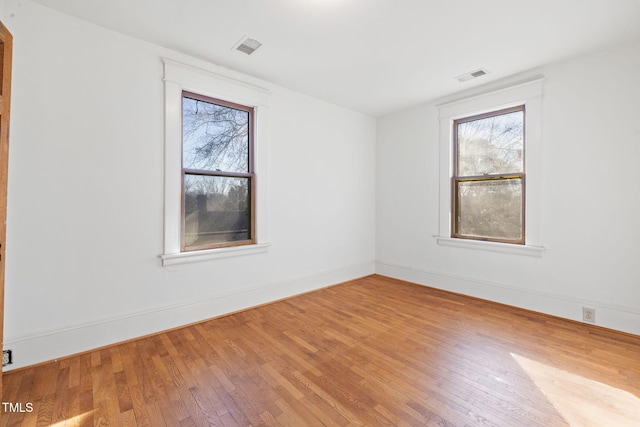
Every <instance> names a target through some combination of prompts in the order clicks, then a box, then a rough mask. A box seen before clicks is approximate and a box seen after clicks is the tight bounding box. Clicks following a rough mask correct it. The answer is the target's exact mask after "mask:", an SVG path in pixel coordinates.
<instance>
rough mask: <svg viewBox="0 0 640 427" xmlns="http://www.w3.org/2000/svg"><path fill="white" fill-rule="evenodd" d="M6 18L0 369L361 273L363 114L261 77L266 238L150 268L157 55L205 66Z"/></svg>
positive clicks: (369, 261) (371, 123)
mask: <svg viewBox="0 0 640 427" xmlns="http://www.w3.org/2000/svg"><path fill="white" fill-rule="evenodd" d="M4 22H5V25H6V26H7V27H8V28H9V30H10V31H11V32H12V33H13V35H14V40H15V42H14V69H13V79H14V80H13V104H12V113H11V114H12V123H11V155H10V166H9V197H8V210H9V211H8V223H7V227H8V231H7V233H8V236H7V268H6V289H5V292H6V304H5V342H4V347H5V348H9V349H12V350H13V351H14V362H15V363H14V365H12V366H11V367H12V368H16V367H20V366H24V365H28V364H33V363H37V362H41V361H45V360H50V359H53V358H57V357H60V356H64V355H68V354H72V353H76V352H79V351H84V350H87V349H91V348H95V347H98V346H103V345H106V344H109V343H112V342H117V341H121V340H125V339H128V338H132V337H136V336H140V335H144V334H148V333H152V332H155V331H159V330H164V329H167V328H171V327H175V326H178V325H182V324H186V323H190V322H194V321H198V320H201V319H206V318H210V317H213V316H216V315H219V314H222V313H227V312H232V311H235V310H238V309H242V308H245V307H249V306H254V305H257V304H261V303H264V302H268V301H272V300H276V299H279V298H283V297H285V296H290V295H293V294H296V293H300V292H304V291H308V290H311V289H315V288H318V287H322V286H327V285H331V284H334V283H337V282H340V281H345V280H349V279H352V278H355V277H361V276H364V275H367V274H371V273H373V271H374V247H375V242H374V237H375V236H374V231H375V223H374V221H375V215H373V214H372V212H373V211H374V208H375V204H374V197H375V188H374V184H375V176H374V173H375V160H374V159H375V137H376V129H375V126H376V124H375V120H374V119H372V118H370V117H368V116H365V115H361V114H359V113H355V112H353V111H349V110H346V109H344V108H341V107H337V106H334V105H330V104H327V103H325V102H322V101H319V100H316V99H313V98H310V97H307V96H304V95H301V94H299V93H295V92H292V91H290V90H287V89H284V88H282V87H277V86H273V85H270V84H268V83H266V82H259V83H260V85H262V86H265V85H266V86H267V87H268V88H270V89H271V90H272V92H273V95H272V100H271V107H270V111H269V134H270V136H269V148H268V166H269V170H268V172H267V173H268V180H267V182H268V188H267V189H266V190H265V191H267V192H268V227H269V237H270V242H271V244H272V246H271V247H270V249H269V251H268V253H266V254H260V255H252V256H246V257H237V258H225V259H220V260H215V261H208V262H199V263H191V264H183V265H179V266H172V267H162V266H161V263H160V259H159V258H158V256H159V255H160V254H161V252H162V248H163V245H162V242H163V235H162V233H163V182H164V181H163V173H164V171H163V165H164V160H163V147H164V123H163V120H164V115H163V108H164V107H163V106H164V103H163V93H164V89H163V82H162V72H163V71H162V70H163V67H162V61H161V57H168V58H171V59H174V60H177V61H181V62H187V63H190V64H192V65H196V66H201V67H204V68H209V69H216V68H217V67H215V66H214V65H211V64H205V63H201V62H200V61H198V60H196V59H193V58H188V57H185V56H182V55H180V54H178V53H176V52H173V51H169V50H166V49H164V48H161V47H158V46H154V45H151V44H148V43H145V42H141V41H138V40H135V39H132V38H129V37H125V36H122V35H120V34H117V33H114V32H111V31H108V30H105V29H103V28H100V27H97V26H93V25H91V24H88V23H86V22H83V21H80V20H77V19H75V18H71V17H68V16H66V15H63V14H60V13H57V12H54V11H52V10H50V9H47V8H44V7H41V6H39V5H36V4H34V3H32V2H30V1H28V0H25V1H7V4H6V10H5V19H4ZM220 71H221V72H225V71H224V70H220ZM234 76H235V77H236V78H242V79H246V80H248V81H254V82H255V79H251V78H250V77H248V76H240V75H237V74H234ZM258 143H259V142H258Z"/></svg>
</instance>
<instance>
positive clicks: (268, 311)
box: [0, 276, 640, 427]
mask: <svg viewBox="0 0 640 427" xmlns="http://www.w3.org/2000/svg"><path fill="white" fill-rule="evenodd" d="M2 400H3V402H14V403H21V404H22V407H23V408H25V407H26V404H27V403H29V404H31V405H32V408H33V410H32V411H31V412H23V413H16V412H13V413H6V412H5V413H3V414H2V417H1V419H0V427H4V426H48V425H55V426H64V425H71V426H75V425H78V426H84V425H95V426H103V425H104V426H106V425H110V426H120V425H123V426H128V425H131V426H135V425H137V426H153V427H155V426H164V425H166V426H204V425H216V426H250V425H251V426H259V425H275V426H307V425H309V426H322V425H326V426H353V425H364V426H378V425H388V426H422V425H427V426H430V425H439V426H442V425H451V426H544V427H549V426H567V425H571V426H598V425H602V426H616V427H619V426H627V425H628V426H638V425H640V337H636V336H632V335H628V334H623V333H617V332H613V331H609V330H605V329H601V328H597V327H592V326H588V325H583V324H580V323H576V322H570V321H566V320H562V319H557V318H553V317H549V316H544V315H541V314H537V313H532V312H528V311H524V310H520V309H515V308H512V307H507V306H503V305H499V304H495V303H490V302H486V301H482V300H477V299H473V298H468V297H463V296H460V295H455V294H450V293H447V292H442V291H438V290H434V289H430V288H426V287H422V286H418V285H414V284H409V283H405V282H401V281H397V280H392V279H388V278H384V277H381V276H370V277H366V278H363V279H359V280H355V281H352V282H348V283H344V284H340V285H336V286H333V287H330V288H326V289H322V290H319V291H316V292H312V293H309V294H306V295H302V296H298V297H294V298H290V299H288V300H285V301H281V302H276V303H273V304H269V305H266V306H263V307H259V308H255V309H251V310H247V311H244V312H241V313H237V314H233V315H230V316H226V317H222V318H218V319H214V320H210V321H207V322H203V323H200V324H197V325H192V326H188V327H185V328H182V329H178V330H174V331H170V332H166V333H160V334H157V335H154V336H150V337H146V338H141V339H139V340H136V341H131V342H127V343H123V344H119V345H114V346H111V347H108V348H104V349H100V350H96V351H93V352H90V353H86V354H82V355H79V356H74V357H70V358H66V359H64V360H59V361H56V362H51V363H47V364H44V365H40V366H37V367H33V368H27V369H22V370H18V371H12V372H8V373H5V374H4V395H3V399H2Z"/></svg>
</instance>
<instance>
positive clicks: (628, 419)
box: [511, 353, 640, 427]
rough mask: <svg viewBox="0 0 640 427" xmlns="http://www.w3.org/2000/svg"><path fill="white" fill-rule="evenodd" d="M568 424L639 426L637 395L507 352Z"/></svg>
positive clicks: (639, 412) (639, 415)
mask: <svg viewBox="0 0 640 427" xmlns="http://www.w3.org/2000/svg"><path fill="white" fill-rule="evenodd" d="M511 356H512V357H513V358H514V359H515V361H516V362H518V364H519V365H520V367H521V368H522V369H523V370H524V371H525V372H526V373H527V375H528V376H529V377H530V378H531V379H532V380H533V382H534V383H535V384H536V385H537V386H538V388H539V389H540V390H541V391H542V393H544V395H545V396H546V397H547V399H549V402H551V404H552V405H553V406H554V407H555V408H556V410H557V411H558V413H559V414H560V415H561V416H562V417H563V418H564V419H565V420H566V421H567V423H569V425H571V426H616V427H626V426H629V427H638V426H640V398H638V397H637V396H634V395H633V394H631V393H629V392H627V391H624V390H620V389H619V388H615V387H611V386H609V385H607V384H603V383H600V382H597V381H594V380H590V379H588V378H584V377H581V376H579V375H575V374H572V373H569V372H567V371H563V370H562V369H558V368H554V367H551V366H548V365H545V364H543V363H540V362H536V361H535V360H531V359H528V358H526V357H523V356H519V355H517V354H513V353H512V354H511Z"/></svg>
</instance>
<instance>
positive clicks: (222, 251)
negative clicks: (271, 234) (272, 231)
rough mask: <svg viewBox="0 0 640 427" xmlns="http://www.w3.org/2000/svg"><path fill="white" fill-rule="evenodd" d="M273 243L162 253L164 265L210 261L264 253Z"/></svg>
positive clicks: (161, 257)
mask: <svg viewBox="0 0 640 427" xmlns="http://www.w3.org/2000/svg"><path fill="white" fill-rule="evenodd" d="M269 246H271V243H259V244H255V245H243V246H232V247H228V248H219V249H207V250H203V251H193V252H180V253H177V254H163V255H160V259H162V265H163V266H164V267H166V266H169V265H176V264H186V263H189V262H198V261H209V260H214V259H221V258H231V257H236V256H245V255H256V254H263V253H266V252H267V251H268V250H269Z"/></svg>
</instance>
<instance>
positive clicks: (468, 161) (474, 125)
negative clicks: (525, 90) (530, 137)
mask: <svg viewBox="0 0 640 427" xmlns="http://www.w3.org/2000/svg"><path fill="white" fill-rule="evenodd" d="M523 120H524V112H523V111H515V112H512V113H507V114H502V115H499V116H494V117H487V118H484V119H479V120H472V121H469V122H464V123H458V124H457V132H458V141H457V143H458V171H457V175H458V176H475V175H485V174H499V173H513V172H522V170H523V160H522V159H523V142H524V132H523V123H524V121H523Z"/></svg>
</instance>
